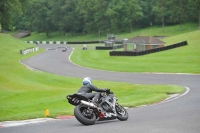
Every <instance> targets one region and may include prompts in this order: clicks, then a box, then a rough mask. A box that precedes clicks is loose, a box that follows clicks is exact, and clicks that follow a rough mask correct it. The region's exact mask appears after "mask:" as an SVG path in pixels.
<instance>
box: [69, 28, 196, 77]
mask: <svg viewBox="0 0 200 133" xmlns="http://www.w3.org/2000/svg"><path fill="white" fill-rule="evenodd" d="M199 37H200V31H194V32H189V33H185V34H181V35H176V36H173V37H169V38H166V39H164V41H165V42H166V43H167V45H170V44H175V43H177V42H182V41H185V40H186V41H188V45H187V46H183V47H179V48H175V49H172V50H167V51H162V52H157V53H152V54H148V55H144V56H109V52H110V51H109V50H94V49H95V46H96V45H94V46H93V47H92V45H88V50H86V51H83V50H82V49H81V48H82V45H79V47H78V45H76V46H75V45H74V47H77V48H76V49H75V51H74V53H73V55H72V57H71V60H72V61H73V62H74V63H76V64H79V65H82V66H86V67H91V68H95V69H102V70H110V71H120V72H165V73H200V58H199V57H200V52H199V51H200V47H199V44H200V38H199ZM101 45H102V44H101ZM71 46H72V45H71Z"/></svg>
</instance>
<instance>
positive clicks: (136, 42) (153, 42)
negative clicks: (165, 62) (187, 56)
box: [123, 36, 165, 52]
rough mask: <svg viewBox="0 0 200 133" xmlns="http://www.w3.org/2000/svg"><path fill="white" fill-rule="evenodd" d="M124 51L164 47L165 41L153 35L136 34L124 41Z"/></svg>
mask: <svg viewBox="0 0 200 133" xmlns="http://www.w3.org/2000/svg"><path fill="white" fill-rule="evenodd" d="M123 44H124V51H136V52H139V51H145V50H150V49H155V48H161V47H164V45H165V42H163V41H161V40H160V39H157V38H156V37H153V36H136V37H133V38H130V39H127V40H124V41H123Z"/></svg>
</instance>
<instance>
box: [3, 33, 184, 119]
mask: <svg viewBox="0 0 200 133" xmlns="http://www.w3.org/2000/svg"><path fill="white" fill-rule="evenodd" d="M0 46H1V49H0V57H1V58H0V121H6V120H22V119H30V118H41V117H45V110H46V109H49V110H50V116H49V117H56V116H59V115H72V114H73V108H74V106H72V105H70V104H69V103H68V102H67V100H66V98H65V97H66V95H68V94H72V93H75V92H76V91H77V90H78V89H79V87H80V86H81V82H82V79H79V78H72V77H64V76H59V75H54V74H50V73H45V72H37V71H32V70H29V69H27V68H26V67H25V66H23V65H22V64H20V63H19V60H22V59H26V58H29V57H31V56H33V55H35V54H38V53H41V52H43V51H44V50H40V51H38V52H36V53H30V54H28V55H21V54H20V52H19V50H20V49H26V48H29V47H34V45H31V44H27V43H25V42H23V41H21V40H19V39H15V38H12V37H11V36H10V35H6V34H0ZM85 52H89V51H85ZM91 52H92V51H91ZM97 56H98V55H97ZM85 76H87V75H85ZM91 78H92V77H91ZM94 84H95V85H96V86H98V87H101V88H110V89H111V90H113V91H114V92H115V93H116V95H117V97H118V98H119V103H122V105H126V106H131V107H135V106H139V105H143V104H152V103H156V102H158V101H161V100H163V99H165V98H167V97H168V94H173V93H182V92H184V90H185V89H184V87H180V86H174V85H134V84H129V83H121V82H110V81H97V80H94Z"/></svg>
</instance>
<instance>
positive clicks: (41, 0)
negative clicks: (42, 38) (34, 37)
mask: <svg viewBox="0 0 200 133" xmlns="http://www.w3.org/2000/svg"><path fill="white" fill-rule="evenodd" d="M27 15H28V16H29V21H30V22H31V27H32V29H33V30H35V31H38V32H45V33H46V36H47V37H50V33H51V31H52V30H53V28H54V25H53V23H52V21H51V7H50V6H49V3H48V1H46V0H33V1H30V3H29V6H28V10H27Z"/></svg>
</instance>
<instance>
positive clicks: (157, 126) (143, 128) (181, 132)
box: [0, 45, 200, 133]
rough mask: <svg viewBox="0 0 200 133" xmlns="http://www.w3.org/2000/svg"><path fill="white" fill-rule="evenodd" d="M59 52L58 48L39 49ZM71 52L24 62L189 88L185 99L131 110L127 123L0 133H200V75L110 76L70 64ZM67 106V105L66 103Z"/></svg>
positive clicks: (62, 124)
mask: <svg viewBox="0 0 200 133" xmlns="http://www.w3.org/2000/svg"><path fill="white" fill-rule="evenodd" d="M40 47H46V48H52V47H54V48H56V47H58V45H40ZM72 50H73V49H72V48H68V50H67V52H62V49H58V50H57V51H56V50H49V51H47V52H44V53H42V54H39V55H37V56H34V57H32V58H30V59H27V60H24V61H22V63H23V64H26V65H28V66H30V67H32V68H34V69H37V70H40V71H45V72H50V73H55V74H59V75H64V76H69V77H78V78H83V77H85V76H89V77H91V78H92V79H95V80H109V81H117V82H129V83H134V84H173V85H181V86H185V87H188V88H190V91H189V93H187V94H186V95H184V96H182V97H180V98H178V99H175V100H172V101H169V102H165V103H160V104H154V105H151V106H145V107H139V108H133V109H129V110H128V112H129V119H128V121H123V122H122V121H119V120H112V121H103V122H97V123H96V124H95V125H92V126H84V125H82V124H80V123H79V122H78V121H77V120H76V119H75V118H72V119H67V120H53V121H47V122H43V123H37V124H28V125H23V126H15V127H8V128H0V133H80V132H81V133H94V132H95V133H103V132H105V133H200V87H199V86H200V75H195V74H150V73H125V72H109V71H102V70H95V69H90V68H85V67H81V66H78V65H76V64H73V63H72V62H71V61H70V60H69V56H70V55H71V53H72ZM66 102H67V101H66Z"/></svg>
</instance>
